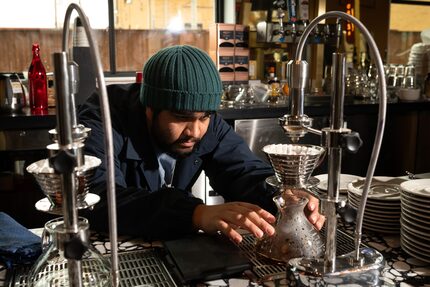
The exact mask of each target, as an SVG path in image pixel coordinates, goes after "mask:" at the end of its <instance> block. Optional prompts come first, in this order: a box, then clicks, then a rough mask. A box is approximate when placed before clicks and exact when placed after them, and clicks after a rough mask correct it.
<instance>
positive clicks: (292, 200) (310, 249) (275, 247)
mask: <svg viewBox="0 0 430 287" xmlns="http://www.w3.org/2000/svg"><path fill="white" fill-rule="evenodd" d="M304 194H305V192H304V191H301V190H295V191H294V193H292V192H291V191H290V190H285V191H283V192H282V193H281V194H280V195H278V196H275V197H274V198H273V200H274V201H275V203H276V206H277V207H278V214H277V220H276V223H275V226H274V227H275V234H274V235H272V236H267V235H266V236H264V237H263V238H261V239H259V240H258V241H257V243H256V252H257V254H258V255H259V256H262V257H265V258H268V259H271V260H273V261H275V262H278V263H285V262H288V261H289V260H290V259H292V258H297V257H306V258H309V257H311V258H318V257H321V256H322V255H323V252H324V243H323V240H322V238H321V235H320V234H319V232H318V230H316V228H315V227H314V226H313V225H312V224H311V223H310V222H309V221H308V219H307V217H306V215H305V213H304V208H305V207H306V204H307V203H308V199H307V198H306V197H304V196H301V195H304Z"/></svg>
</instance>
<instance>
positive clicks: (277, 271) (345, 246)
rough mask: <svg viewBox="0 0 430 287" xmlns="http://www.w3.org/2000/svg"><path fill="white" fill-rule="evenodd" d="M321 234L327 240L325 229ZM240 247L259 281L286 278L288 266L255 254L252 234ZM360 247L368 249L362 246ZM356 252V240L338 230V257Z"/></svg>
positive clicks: (247, 236) (246, 236)
mask: <svg viewBox="0 0 430 287" xmlns="http://www.w3.org/2000/svg"><path fill="white" fill-rule="evenodd" d="M321 234H322V236H323V238H324V240H325V229H324V228H323V229H322V230H321ZM239 247H240V248H241V249H242V251H243V252H245V254H246V256H248V257H249V259H250V260H251V262H252V265H253V268H252V271H253V273H254V274H255V275H256V276H257V278H258V281H261V282H264V281H268V280H274V279H282V278H286V274H287V273H286V271H287V267H286V264H274V263H273V261H271V260H269V259H266V258H261V257H259V256H257V254H256V253H255V238H254V237H253V236H252V235H250V234H245V235H244V236H243V241H242V243H241V244H239ZM360 247H368V246H366V245H364V244H361V245H360ZM354 250H355V246H354V238H353V237H352V236H350V235H348V234H347V233H345V232H344V231H341V230H337V232H336V255H337V256H339V255H343V254H346V253H349V252H352V251H354Z"/></svg>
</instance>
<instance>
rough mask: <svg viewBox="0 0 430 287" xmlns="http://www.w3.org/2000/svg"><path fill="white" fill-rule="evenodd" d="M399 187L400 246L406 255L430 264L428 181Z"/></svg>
mask: <svg viewBox="0 0 430 287" xmlns="http://www.w3.org/2000/svg"><path fill="white" fill-rule="evenodd" d="M400 187H401V189H402V191H401V201H402V214H401V219H400V224H401V229H400V230H401V231H400V244H401V246H402V249H403V250H404V251H405V252H407V253H408V254H410V255H412V256H414V257H416V258H418V259H421V260H423V261H426V262H430V179H416V180H410V181H407V182H404V183H402V184H401V185H400Z"/></svg>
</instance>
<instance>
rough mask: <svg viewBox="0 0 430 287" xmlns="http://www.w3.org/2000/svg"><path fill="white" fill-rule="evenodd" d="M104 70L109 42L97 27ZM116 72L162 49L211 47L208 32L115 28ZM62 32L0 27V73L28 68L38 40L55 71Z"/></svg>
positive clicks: (138, 64)
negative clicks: (171, 31)
mask: <svg viewBox="0 0 430 287" xmlns="http://www.w3.org/2000/svg"><path fill="white" fill-rule="evenodd" d="M94 37H95V40H96V41H97V43H98V48H99V53H100V57H101V59H102V65H103V69H104V70H105V71H108V70H110V65H109V43H108V32H107V31H106V30H94ZM115 37H116V54H117V58H116V67H117V71H138V70H141V69H142V67H143V65H144V63H145V62H146V61H147V60H148V58H149V57H150V56H151V55H152V54H154V53H155V52H157V51H158V50H159V49H161V48H163V47H167V46H171V45H178V44H188V45H194V46H197V47H199V48H201V49H203V50H205V51H208V48H209V40H208V39H209V38H208V37H209V33H208V31H202V30H199V31H194V30H193V31H186V32H185V33H182V34H172V33H166V31H165V30H116V34H115ZM61 38H62V31H60V30H50V29H20V30H13V29H0V55H1V56H0V72H12V71H13V72H21V71H27V70H28V67H29V65H30V62H31V58H32V53H31V46H32V43H34V42H38V43H40V47H41V57H42V61H43V62H44V65H45V68H46V70H47V72H52V71H53V66H52V54H53V53H54V52H59V51H61V48H62V47H61V41H62V40H61Z"/></svg>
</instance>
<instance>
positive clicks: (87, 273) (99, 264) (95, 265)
mask: <svg viewBox="0 0 430 287" xmlns="http://www.w3.org/2000/svg"><path fill="white" fill-rule="evenodd" d="M78 236H79V238H80V239H81V240H82V242H83V243H84V245H85V246H86V247H87V250H86V251H85V253H84V255H83V258H82V260H81V261H80V263H81V266H82V286H109V285H110V282H111V275H110V269H111V267H110V262H109V260H108V259H107V258H105V257H103V256H102V255H101V254H100V253H99V252H98V251H97V249H95V248H94V247H93V246H92V245H91V244H89V223H88V220H87V219H85V218H82V217H80V218H79V232H78ZM42 237H43V247H44V249H43V253H42V255H41V256H40V257H39V258H38V260H37V261H36V263H35V264H34V265H33V267H32V269H31V270H30V274H29V283H30V286H33V287H42V286H43V287H46V286H52V287H54V286H55V287H63V286H64V287H68V286H69V274H68V269H67V259H66V258H65V256H64V243H65V240H66V238H67V237H68V233H67V232H66V230H65V228H64V220H63V218H61V217H60V218H56V219H53V220H50V221H48V222H47V223H46V224H45V230H44V234H43V236H42Z"/></svg>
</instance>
